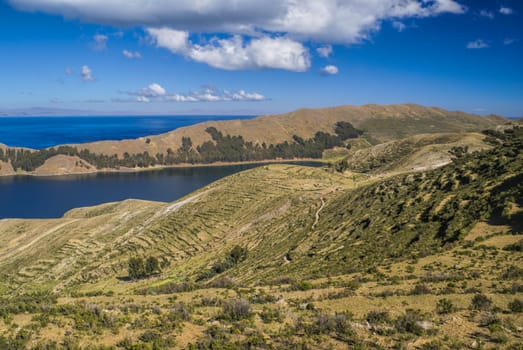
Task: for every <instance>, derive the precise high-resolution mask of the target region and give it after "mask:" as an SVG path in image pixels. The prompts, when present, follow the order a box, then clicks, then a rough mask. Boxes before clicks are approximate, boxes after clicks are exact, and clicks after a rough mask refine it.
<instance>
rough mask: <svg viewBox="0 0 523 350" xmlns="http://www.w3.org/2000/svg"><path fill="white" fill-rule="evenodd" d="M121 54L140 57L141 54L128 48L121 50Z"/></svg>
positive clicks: (128, 56)
mask: <svg viewBox="0 0 523 350" xmlns="http://www.w3.org/2000/svg"><path fill="white" fill-rule="evenodd" d="M122 55H124V56H125V57H127V58H142V54H141V53H139V52H138V51H134V52H133V51H128V50H123V51H122Z"/></svg>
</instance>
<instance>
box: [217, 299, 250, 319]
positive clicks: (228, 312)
mask: <svg viewBox="0 0 523 350" xmlns="http://www.w3.org/2000/svg"><path fill="white" fill-rule="evenodd" d="M250 316H251V304H249V302H248V301H247V300H245V299H242V298H240V299H230V300H228V301H226V302H225V303H224V304H223V317H224V318H225V319H228V320H232V321H239V320H242V319H245V318H249V317H250Z"/></svg>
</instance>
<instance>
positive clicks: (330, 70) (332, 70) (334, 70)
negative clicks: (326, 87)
mask: <svg viewBox="0 0 523 350" xmlns="http://www.w3.org/2000/svg"><path fill="white" fill-rule="evenodd" d="M339 71H340V70H339V69H338V67H336V66H333V65H328V66H325V67H323V68H322V69H321V74H322V75H336V74H338V73H339Z"/></svg>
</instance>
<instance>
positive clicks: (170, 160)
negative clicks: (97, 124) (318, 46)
mask: <svg viewBox="0 0 523 350" xmlns="http://www.w3.org/2000/svg"><path fill="white" fill-rule="evenodd" d="M206 132H207V133H208V134H210V135H211V137H212V141H206V142H204V143H203V144H201V145H199V146H197V147H194V145H193V143H192V140H191V138H190V137H183V138H182V145H181V146H180V147H179V148H178V149H177V150H176V151H174V150H173V149H171V148H169V149H168V150H167V154H163V153H157V154H156V155H154V156H153V155H151V154H149V153H148V152H147V151H144V152H142V153H137V154H129V153H127V152H126V153H124V154H123V157H118V156H117V155H116V154H113V155H106V154H96V153H93V152H91V151H89V150H86V149H83V150H80V151H79V150H78V149H77V148H76V147H72V146H59V147H57V148H54V147H52V148H48V149H42V150H36V151H33V150H26V149H14V148H8V149H7V150H6V151H3V150H2V149H0V160H2V161H4V162H10V163H11V165H12V166H13V168H14V169H15V170H18V169H22V170H24V171H33V170H35V169H36V168H38V167H39V166H41V165H43V164H44V162H45V161H46V160H47V159H49V158H51V157H53V156H56V155H60V154H61V155H68V156H77V157H79V158H81V159H83V160H85V161H86V162H88V163H89V164H92V165H94V166H96V167H97V168H98V169H102V168H119V167H130V168H146V167H150V166H154V165H173V164H181V163H191V164H194V163H206V164H207V163H213V162H241V161H257V160H271V159H294V158H321V157H322V154H323V151H324V150H326V149H330V148H333V147H340V146H343V145H344V141H346V140H348V139H351V138H357V137H359V136H361V135H362V134H363V132H362V131H361V130H358V129H356V128H354V127H353V126H352V124H351V123H348V122H338V123H337V124H336V127H335V135H332V134H329V133H325V132H321V131H318V132H317V133H316V134H315V135H314V137H312V138H309V139H307V140H305V139H303V138H302V137H299V136H297V135H294V136H293V141H292V142H289V141H285V142H282V143H278V144H270V145H267V144H265V143H263V144H261V145H260V144H257V143H256V144H255V143H253V142H250V141H249V142H246V141H245V140H244V139H243V137H242V136H241V135H238V136H231V135H223V134H222V133H221V132H220V131H218V130H217V129H216V128H214V127H209V128H207V129H206Z"/></svg>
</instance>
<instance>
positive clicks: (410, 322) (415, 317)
mask: <svg viewBox="0 0 523 350" xmlns="http://www.w3.org/2000/svg"><path fill="white" fill-rule="evenodd" d="M421 319H422V317H421V313H420V311H419V310H412V309H408V310H407V311H406V312H405V314H404V315H402V316H400V317H398V318H397V319H396V329H397V330H398V332H402V333H413V334H416V335H422V334H423V328H422V327H421V326H420V325H419V322H420V321H421Z"/></svg>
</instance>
